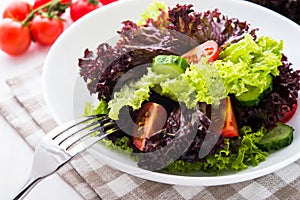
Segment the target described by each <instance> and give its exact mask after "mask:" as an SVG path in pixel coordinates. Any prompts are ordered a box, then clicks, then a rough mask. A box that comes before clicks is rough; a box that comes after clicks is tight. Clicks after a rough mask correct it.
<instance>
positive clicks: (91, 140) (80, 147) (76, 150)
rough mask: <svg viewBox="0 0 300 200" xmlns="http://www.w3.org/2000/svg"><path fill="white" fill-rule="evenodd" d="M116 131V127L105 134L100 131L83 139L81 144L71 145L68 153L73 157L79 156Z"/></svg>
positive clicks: (117, 129)
mask: <svg viewBox="0 0 300 200" xmlns="http://www.w3.org/2000/svg"><path fill="white" fill-rule="evenodd" d="M98 128H100V126H99V127H98ZM118 131H120V129H119V128H118V127H115V128H113V129H110V130H108V131H106V132H102V131H100V132H99V133H98V134H97V135H95V136H92V137H85V138H84V139H83V141H82V142H78V143H77V144H76V145H75V144H73V146H72V148H71V149H69V150H68V152H69V153H70V154H71V155H73V156H75V155H77V154H80V153H81V152H83V151H85V150H86V149H88V148H89V147H91V146H92V145H94V144H95V143H97V142H99V141H100V140H102V139H103V138H105V137H106V136H108V135H109V134H113V133H115V132H118Z"/></svg>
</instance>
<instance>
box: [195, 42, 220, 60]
mask: <svg viewBox="0 0 300 200" xmlns="http://www.w3.org/2000/svg"><path fill="white" fill-rule="evenodd" d="M200 46H201V47H202V48H203V49H204V51H205V54H206V55H207V56H209V59H208V62H213V61H215V60H217V59H218V58H219V51H220V50H219V46H218V43H216V42H215V41H213V40H208V41H206V42H204V43H202V44H201V45H200Z"/></svg>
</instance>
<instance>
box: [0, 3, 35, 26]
mask: <svg viewBox="0 0 300 200" xmlns="http://www.w3.org/2000/svg"><path fill="white" fill-rule="evenodd" d="M31 10H32V6H31V5H30V4H29V3H28V2H26V1H12V2H10V3H9V4H8V6H7V7H6V8H5V9H4V12H3V14H2V17H3V18H12V19H14V20H16V21H22V20H24V19H25V18H26V16H27V15H28V14H29V13H30V11H31Z"/></svg>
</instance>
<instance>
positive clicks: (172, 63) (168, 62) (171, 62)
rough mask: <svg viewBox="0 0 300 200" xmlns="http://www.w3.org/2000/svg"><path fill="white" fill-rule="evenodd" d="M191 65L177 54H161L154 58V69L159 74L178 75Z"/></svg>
mask: <svg viewBox="0 0 300 200" xmlns="http://www.w3.org/2000/svg"><path fill="white" fill-rule="evenodd" d="M189 66H190V65H189V63H188V61H187V60H186V59H185V58H182V57H180V56H175V55H159V56H156V57H155V58H154V59H153V63H152V70H153V71H154V72H156V73H159V74H168V75H170V77H176V76H178V75H179V74H183V73H184V72H185V70H186V68H188V67H189Z"/></svg>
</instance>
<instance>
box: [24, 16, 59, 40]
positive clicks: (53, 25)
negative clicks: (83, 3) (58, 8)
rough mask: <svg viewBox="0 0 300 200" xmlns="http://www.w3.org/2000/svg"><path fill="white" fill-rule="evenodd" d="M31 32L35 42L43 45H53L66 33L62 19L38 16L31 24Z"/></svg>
mask: <svg viewBox="0 0 300 200" xmlns="http://www.w3.org/2000/svg"><path fill="white" fill-rule="evenodd" d="M30 30H31V34H32V37H33V39H34V41H36V42H37V43H39V44H42V45H51V44H53V43H54V42H55V40H56V39H57V38H58V36H59V35H60V34H61V33H62V32H63V31H64V24H63V22H62V20H61V19H58V18H52V19H50V18H47V17H42V16H41V15H36V16H35V17H34V18H33V20H32V21H31V23H30Z"/></svg>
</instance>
